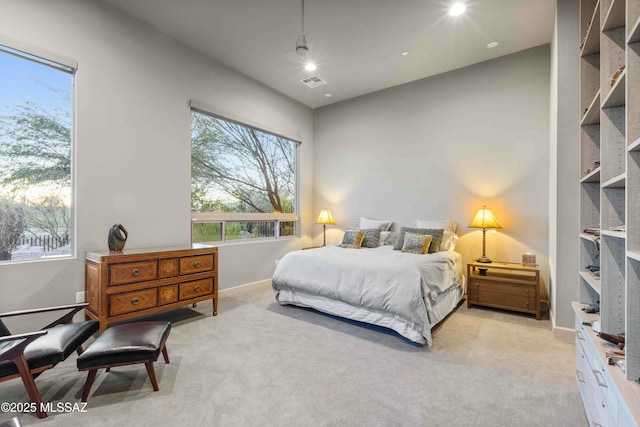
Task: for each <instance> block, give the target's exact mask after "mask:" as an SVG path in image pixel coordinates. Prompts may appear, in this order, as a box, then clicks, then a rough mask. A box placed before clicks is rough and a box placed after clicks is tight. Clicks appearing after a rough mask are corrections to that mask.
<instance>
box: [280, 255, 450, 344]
mask: <svg viewBox="0 0 640 427" xmlns="http://www.w3.org/2000/svg"><path fill="white" fill-rule="evenodd" d="M461 277H462V272H461V256H460V254H458V253H456V252H453V251H447V252H438V253H435V254H427V255H415V254H409V253H403V252H401V251H394V250H393V249H392V247H391V246H382V247H378V248H375V249H368V248H367V249H365V248H361V249H347V248H341V247H339V246H326V247H323V248H319V249H314V250H305V251H296V252H290V253H288V254H287V255H285V256H284V257H283V258H282V259H280V260H279V262H278V264H277V266H276V270H275V272H274V274H273V279H272V283H273V288H274V290H275V291H276V293H277V295H276V298H278V301H279V302H280V303H281V304H291V303H293V304H296V303H297V304H298V305H310V306H312V307H313V306H314V304H310V303H309V301H313V298H314V297H321V298H322V299H323V301H326V300H333V301H337V302H340V303H344V304H347V305H348V306H351V307H357V308H363V309H365V310H367V311H368V312H373V313H377V314H378V315H379V316H378V317H379V318H380V319H383V318H384V319H385V321H383V322H377V321H374V322H372V321H369V320H366V319H365V320H364V321H369V322H370V323H376V324H381V325H382V326H387V327H390V328H392V329H394V330H396V331H397V332H399V333H400V334H402V335H404V336H406V337H407V338H409V339H411V340H412V341H416V342H420V343H427V344H429V345H430V344H431V326H433V323H434V322H431V321H430V319H429V311H430V309H431V306H432V303H433V302H435V301H436V299H437V298H438V296H439V295H440V294H441V293H444V292H448V291H449V290H450V289H451V288H452V287H457V286H460V284H461ZM281 293H282V294H286V295H287V297H286V298H284V300H283V298H281V295H280V294H281ZM291 293H294V294H295V293H297V294H302V295H307V296H310V297H312V298H311V299H309V298H307V299H304V300H298V301H296V300H295V299H293V298H291V297H290V295H291ZM300 301H304V304H300ZM344 304H341V305H342V306H343V307H344ZM325 307H326V306H324V305H323V306H322V307H314V308H318V309H320V310H322V311H328V312H331V313H332V314H338V315H343V313H342V312H335V311H334V310H327V309H326V308H325ZM323 308H324V309H323ZM342 311H344V310H342ZM347 311H349V312H352V310H347ZM345 317H350V318H353V316H348V315H346V316H345ZM355 320H362V319H360V318H356V319H355Z"/></svg>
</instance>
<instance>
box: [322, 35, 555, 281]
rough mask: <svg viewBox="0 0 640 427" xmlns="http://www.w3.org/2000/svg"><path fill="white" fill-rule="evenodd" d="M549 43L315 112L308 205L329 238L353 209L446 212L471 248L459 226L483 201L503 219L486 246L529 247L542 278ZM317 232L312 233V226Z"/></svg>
mask: <svg viewBox="0 0 640 427" xmlns="http://www.w3.org/2000/svg"><path fill="white" fill-rule="evenodd" d="M549 52H550V51H549V46H548V45H546V46H541V47H538V48H534V49H530V50H527V51H524V52H520V53H516V54H513V55H509V56H505V57H501V58H498V59H495V60H492V61H488V62H484V63H481V64H477V65H473V66H470V67H467V68H463V69H459V70H456V71H452V72H449V73H446V74H442V75H438V76H434V77H431V78H427V79H424V80H420V81H416V82H413V83H409V84H406V85H403V86H399V87H395V88H391V89H387V90H384V91H381V92H377V93H374V94H370V95H366V96H362V97H360V98H356V99H353V100H349V101H345V102H341V103H338V104H334V105H330V106H327V107H323V108H321V109H318V110H315V115H314V117H315V124H314V133H315V137H314V142H315V145H314V156H313V160H314V168H315V177H314V185H315V191H314V197H315V205H314V206H315V211H318V210H319V209H321V208H324V207H327V208H329V209H331V211H332V213H333V214H334V218H335V220H336V222H337V224H336V226H333V227H330V228H329V230H328V233H327V235H328V237H327V239H328V240H329V241H330V242H339V241H340V239H341V237H342V232H343V230H344V229H345V228H347V227H349V226H352V225H354V224H355V221H356V218H357V217H358V216H370V217H373V218H379V219H392V220H393V221H395V222H396V224H397V225H408V224H410V223H411V222H412V221H413V220H415V219H444V218H450V219H453V220H455V221H456V222H457V223H458V225H459V226H460V235H461V238H460V240H459V241H458V245H457V247H456V250H457V251H458V252H460V253H461V254H462V255H463V258H464V261H465V262H466V261H469V260H471V259H473V258H476V257H478V256H479V255H480V254H481V251H482V249H481V246H482V233H481V231H479V230H474V229H469V228H467V227H466V226H467V225H468V224H469V222H470V221H471V219H472V217H473V215H474V214H475V212H476V210H477V209H478V208H479V207H481V206H482V205H483V204H486V205H487V206H490V207H491V208H492V209H493V210H494V213H495V215H496V217H497V219H498V222H499V223H500V225H501V226H502V227H503V229H502V230H500V231H499V232H498V233H497V234H495V235H492V234H487V256H489V257H490V258H493V259H496V260H502V261H513V262H521V260H522V253H523V252H525V251H530V252H533V253H535V254H536V255H537V262H538V264H540V267H541V269H542V274H543V278H544V281H545V282H547V278H548V250H549V241H548V236H549V232H548V209H549V194H548V190H549V115H550V113H549V75H550V72H549V70H550V63H549ZM315 238H316V240H317V241H319V240H318V239H321V235H319V232H318V230H316V236H315Z"/></svg>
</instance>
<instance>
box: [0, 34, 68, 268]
mask: <svg viewBox="0 0 640 427" xmlns="http://www.w3.org/2000/svg"><path fill="white" fill-rule="evenodd" d="M73 77H74V76H73V70H72V69H68V68H67V67H65V66H62V65H59V64H55V63H52V62H49V61H46V60H41V59H40V58H36V57H33V56H31V55H29V54H26V53H22V52H18V51H15V50H13V49H10V48H6V47H3V46H0V185H1V187H0V260H4V261H6V260H9V259H10V260H14V261H15V260H28V259H36V258H43V257H52V256H65V255H66V256H68V255H70V254H71V253H72V250H71V230H72V229H73V228H72V224H71V218H72V215H71V194H72V192H71V168H72V164H71V159H72V156H71V147H72V144H71V141H72V136H71V129H72V111H73V103H72V93H73Z"/></svg>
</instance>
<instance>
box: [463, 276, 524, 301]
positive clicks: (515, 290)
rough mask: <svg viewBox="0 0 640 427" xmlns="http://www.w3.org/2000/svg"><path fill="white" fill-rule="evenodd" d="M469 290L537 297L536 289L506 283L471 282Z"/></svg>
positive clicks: (472, 280) (473, 280)
mask: <svg viewBox="0 0 640 427" xmlns="http://www.w3.org/2000/svg"><path fill="white" fill-rule="evenodd" d="M469 289H480V290H482V291H485V292H494V293H499V294H510V295H518V296H522V297H527V298H528V297H533V298H535V296H536V287H535V286H528V285H517V284H512V283H504V282H492V281H490V280H475V279H471V280H470V281H469Z"/></svg>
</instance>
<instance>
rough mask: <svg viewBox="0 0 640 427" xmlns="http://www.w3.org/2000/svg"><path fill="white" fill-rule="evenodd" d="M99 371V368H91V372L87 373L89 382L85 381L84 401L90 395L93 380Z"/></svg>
mask: <svg viewBox="0 0 640 427" xmlns="http://www.w3.org/2000/svg"><path fill="white" fill-rule="evenodd" d="M97 373H98V370H97V369H91V370H89V374H88V375H87V382H86V383H84V389H82V401H83V402H86V401H87V398H88V397H89V392H90V391H91V386H92V385H93V381H94V380H95V379H96V374H97Z"/></svg>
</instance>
